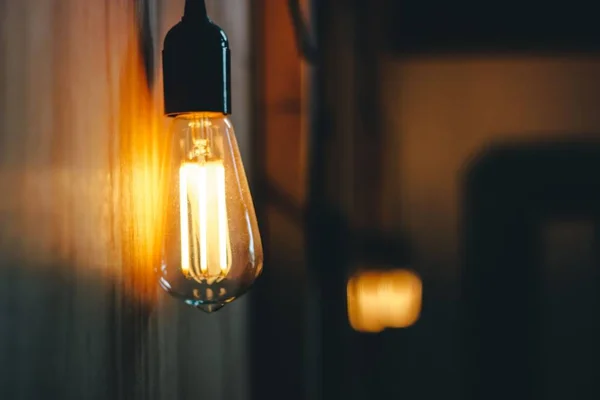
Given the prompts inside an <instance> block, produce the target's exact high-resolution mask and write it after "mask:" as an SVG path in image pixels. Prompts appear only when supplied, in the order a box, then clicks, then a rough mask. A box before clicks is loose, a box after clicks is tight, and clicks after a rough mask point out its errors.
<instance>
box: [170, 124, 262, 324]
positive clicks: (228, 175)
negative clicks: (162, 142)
mask: <svg viewBox="0 0 600 400" xmlns="http://www.w3.org/2000/svg"><path fill="white" fill-rule="evenodd" d="M171 135H172V136H173V139H174V140H175V145H174V146H173V149H174V152H175V157H174V159H175V165H173V168H172V174H171V177H170V182H171V185H170V186H171V190H170V192H169V199H168V203H167V204H168V211H167V219H166V241H165V246H164V253H163V262H162V265H161V268H160V284H161V286H162V287H163V288H164V289H165V290H166V291H167V292H169V293H170V294H172V295H174V296H176V297H179V298H182V299H183V300H184V301H185V302H186V303H188V304H190V305H193V306H195V307H198V308H199V309H201V310H204V311H207V312H212V311H216V310H218V309H220V308H221V307H223V306H224V305H225V304H226V303H228V302H230V301H233V300H235V299H236V298H237V297H239V296H240V295H242V294H243V293H244V292H246V290H248V289H249V288H250V286H251V285H252V283H253V282H254V280H255V279H256V278H257V277H258V276H259V275H260V273H261V271H262V265H263V250H262V243H261V239H260V233H259V231H258V224H257V221H256V214H255V212H254V205H253V203H252V198H251V196H250V190H249V187H248V182H247V179H246V174H245V172H244V167H243V165H242V161H241V157H240V154H239V150H238V146H237V142H236V139H235V135H234V132H233V127H232V125H231V122H230V121H229V119H228V118H227V117H226V116H225V115H224V114H221V113H187V114H180V115H179V116H177V117H176V118H174V120H173V122H172V129H171Z"/></svg>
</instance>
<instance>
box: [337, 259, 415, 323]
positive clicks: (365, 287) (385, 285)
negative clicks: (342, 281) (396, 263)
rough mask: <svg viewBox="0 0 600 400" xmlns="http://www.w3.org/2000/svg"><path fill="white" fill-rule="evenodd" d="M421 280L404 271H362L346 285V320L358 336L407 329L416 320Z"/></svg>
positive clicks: (410, 272) (413, 274) (412, 273)
mask: <svg viewBox="0 0 600 400" xmlns="http://www.w3.org/2000/svg"><path fill="white" fill-rule="evenodd" d="M422 294H423V283H422V282H421V278H419V276H417V275H416V274H415V273H414V272H412V271H409V270H404V269H392V270H364V271H359V272H358V273H356V274H355V275H354V276H352V277H351V278H350V279H349V281H348V285H347V300H348V319H349V321H350V325H351V326H352V328H354V330H356V331H359V332H374V333H375V332H381V331H383V330H384V329H386V328H406V327H409V326H411V325H413V324H414V323H415V322H416V321H417V319H418V318H419V314H420V312H421V302H422Z"/></svg>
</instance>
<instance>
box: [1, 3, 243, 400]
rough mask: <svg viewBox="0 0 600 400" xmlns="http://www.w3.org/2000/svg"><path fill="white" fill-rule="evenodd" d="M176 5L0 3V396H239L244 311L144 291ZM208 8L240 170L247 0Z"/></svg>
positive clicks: (152, 257) (153, 241)
mask: <svg viewBox="0 0 600 400" xmlns="http://www.w3.org/2000/svg"><path fill="white" fill-rule="evenodd" d="M183 3H184V2H183V1H182V0H177V1H166V0H165V1H162V0H157V1H154V0H148V1H137V2H135V7H134V2H112V1H110V2H106V1H96V0H90V1H84V2H82V1H77V0H69V1H63V0H60V1H58V0H57V1H42V0H27V1H12V0H3V1H0V60H1V61H0V191H1V192H2V193H3V195H2V196H1V197H0V397H1V398H6V399H24V400H27V399H38V398H49V399H83V398H85V399H102V400H104V399H108V398H110V399H144V400H148V399H174V398H177V399H192V398H198V397H199V396H200V397H206V398H213V399H246V398H248V396H249V395H248V385H249V380H248V366H247V350H248V349H247V343H246V340H247V331H246V324H247V321H246V316H245V314H246V302H247V299H243V300H241V301H238V302H236V303H234V304H232V305H230V306H229V307H227V308H226V309H225V310H223V311H222V312H220V313H219V314H217V315H210V316H208V315H205V314H202V313H201V312H199V311H197V310H193V309H191V308H187V307H186V306H184V305H183V304H181V303H180V302H178V301H176V300H174V299H172V298H170V297H169V296H167V295H166V294H164V293H162V292H161V291H159V289H158V285H157V284H156V282H155V280H154V274H153V268H154V266H155V265H156V263H157V262H158V260H159V258H158V257H159V253H160V244H159V243H160V240H161V238H160V231H158V230H157V229H156V226H157V225H156V218H157V215H156V212H155V210H157V209H159V208H160V206H161V190H162V186H161V182H162V181H161V176H162V175H161V171H162V170H161V166H162V162H163V159H162V158H161V157H162V153H161V144H162V143H164V138H165V135H166V128H167V127H168V124H167V123H166V121H165V119H164V118H163V117H162V115H161V101H162V100H161V98H162V90H161V81H160V68H159V65H160V58H159V55H160V49H161V48H162V44H161V42H162V38H163V37H164V34H165V33H166V31H167V29H169V28H170V26H172V25H174V24H175V23H176V22H177V21H178V20H179V18H180V16H181V15H182V11H183ZM207 3H208V7H209V12H211V15H212V16H213V18H214V19H215V20H216V21H217V22H218V23H220V24H221V25H222V27H223V28H224V29H225V30H226V31H227V32H228V33H229V35H230V41H231V44H232V49H233V56H232V64H233V67H232V79H233V87H234V88H235V90H236V92H235V97H234V100H233V107H234V109H235V116H234V117H233V121H234V123H235V124H236V126H237V127H238V129H237V135H238V138H239V142H240V146H241V151H242V153H243V155H244V157H245V158H246V159H247V158H248V150H249V146H250V138H249V135H250V115H251V111H250V107H249V100H250V99H249V98H250V88H251V85H250V82H249V74H250V66H249V57H250V46H249V41H250V35H249V27H250V25H249V14H250V12H249V7H250V3H249V2H248V1H245V0H240V1H237V0H231V1H228V6H227V7H225V5H222V4H221V2H219V1H210V2H207ZM232 3H233V6H232ZM142 21H144V23H143V24H142ZM142 25H144V28H145V30H144V31H140V30H138V28H139V27H140V26H142ZM140 34H141V35H142V36H144V38H145V40H144V45H145V47H146V48H145V51H144V52H142V51H141V50H142V48H140V42H141V40H140V37H139V35H140ZM144 54H145V55H146V56H147V57H149V59H146V60H144V59H143V58H142V56H143V55H144ZM148 61H153V63H148ZM150 64H153V65H154V66H155V67H156V69H154V70H149V76H150V78H153V79H147V78H148V76H147V75H146V71H144V65H150ZM149 81H154V82H155V85H154V86H153V87H149V84H148V82H149ZM246 165H247V166H250V163H249V162H247V163H246Z"/></svg>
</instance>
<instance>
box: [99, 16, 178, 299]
mask: <svg viewBox="0 0 600 400" xmlns="http://www.w3.org/2000/svg"><path fill="white" fill-rule="evenodd" d="M132 26H135V25H132ZM130 40H131V41H130V45H129V46H128V53H127V54H126V55H125V60H124V64H123V67H122V69H121V70H120V71H119V72H120V85H119V92H118V94H119V96H118V98H117V99H116V105H117V106H118V121H117V122H118V133H117V134H113V135H111V134H107V135H108V136H112V137H114V140H116V141H117V146H118V153H117V156H116V157H115V158H116V160H115V161H116V162H117V163H118V164H117V165H118V167H117V168H118V171H117V173H116V174H115V176H116V177H117V179H116V180H115V183H116V184H118V186H117V187H118V195H117V197H116V199H115V200H116V211H117V212H116V221H115V226H116V227H117V230H119V229H120V234H118V236H117V237H120V238H121V242H120V245H119V246H118V247H117V248H120V249H121V269H122V271H121V276H122V279H123V284H124V286H125V287H124V290H126V291H127V292H128V293H130V294H133V295H135V296H137V297H140V298H142V299H144V300H146V301H150V302H151V301H153V298H154V296H155V293H156V281H155V276H154V270H153V266H155V265H160V257H161V243H162V237H163V235H164V227H163V221H162V211H163V208H164V207H163V205H164V201H165V200H166V199H165V193H166V184H167V181H166V176H167V175H166V172H167V160H168V154H169V152H170V145H171V141H170V140H169V135H167V134H166V132H165V129H164V126H163V125H164V119H163V117H162V113H161V104H160V103H159V101H160V100H157V99H161V98H162V96H154V95H153V94H152V92H151V91H150V89H149V88H148V84H147V80H146V75H145V72H144V67H143V61H142V56H141V53H140V51H139V43H138V40H137V34H136V32H135V30H133V29H132V31H131V34H130ZM155 87H158V88H160V87H161V84H160V82H158V83H156V84H155Z"/></svg>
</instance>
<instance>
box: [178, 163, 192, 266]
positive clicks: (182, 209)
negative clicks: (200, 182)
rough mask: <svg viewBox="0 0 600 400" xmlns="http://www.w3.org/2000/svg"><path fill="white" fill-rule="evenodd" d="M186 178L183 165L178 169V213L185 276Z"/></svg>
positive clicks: (187, 242) (187, 251) (187, 260)
mask: <svg viewBox="0 0 600 400" xmlns="http://www.w3.org/2000/svg"><path fill="white" fill-rule="evenodd" d="M187 192H188V189H187V178H186V169H185V165H182V166H181V168H180V169H179V215H180V225H181V270H182V271H183V274H184V275H185V276H189V275H190V236H189V232H190V229H189V225H188V218H189V211H188V196H187Z"/></svg>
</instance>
